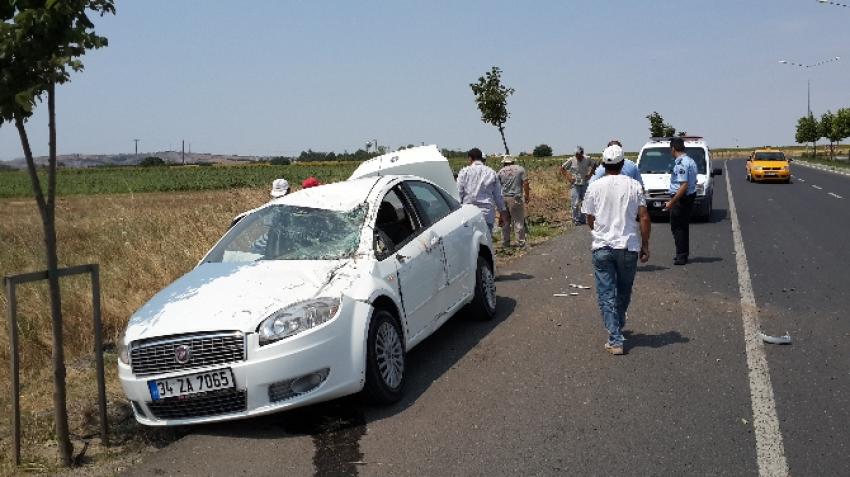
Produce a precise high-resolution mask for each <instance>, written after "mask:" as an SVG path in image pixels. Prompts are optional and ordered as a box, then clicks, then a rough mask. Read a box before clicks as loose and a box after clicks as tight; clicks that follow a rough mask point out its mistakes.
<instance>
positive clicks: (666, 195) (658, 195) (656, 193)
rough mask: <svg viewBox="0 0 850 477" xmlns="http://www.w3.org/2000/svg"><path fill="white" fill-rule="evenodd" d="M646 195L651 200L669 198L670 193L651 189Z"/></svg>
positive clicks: (664, 190)
mask: <svg viewBox="0 0 850 477" xmlns="http://www.w3.org/2000/svg"><path fill="white" fill-rule="evenodd" d="M646 195H647V196H649V198H650V199H660V198H669V197H670V192H668V191H667V190H666V189H651V190H648V191H646Z"/></svg>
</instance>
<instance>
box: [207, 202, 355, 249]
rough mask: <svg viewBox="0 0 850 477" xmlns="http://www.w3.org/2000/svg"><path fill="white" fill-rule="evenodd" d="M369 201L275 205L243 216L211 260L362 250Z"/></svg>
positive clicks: (219, 245) (225, 237)
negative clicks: (338, 206)
mask: <svg viewBox="0 0 850 477" xmlns="http://www.w3.org/2000/svg"><path fill="white" fill-rule="evenodd" d="M366 210H367V207H366V204H365V203H364V204H361V205H359V206H357V207H355V208H354V209H352V210H349V211H347V212H341V211H336V210H327V209H314V208H311V207H298V206H292V205H284V204H279V205H273V206H270V207H265V208H263V209H261V210H258V211H256V212H254V213H253V214H250V215H248V216H246V217H245V218H244V219H242V220H240V221H239V222H238V223H237V224H236V225H234V226H233V228H232V229H230V230H229V231H228V232H227V234H225V236H224V238H223V239H222V241H221V242H220V243H219V244H218V245H216V246H215V248H213V250H212V251H210V253H209V255H208V256H207V259H206V261H207V262H254V261H257V260H337V259H341V258H347V257H350V256H352V255H353V254H354V252H356V251H357V246H358V245H359V244H360V229H361V228H362V226H363V222H364V220H365V218H366Z"/></svg>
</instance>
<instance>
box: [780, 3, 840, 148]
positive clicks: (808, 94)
mask: <svg viewBox="0 0 850 477" xmlns="http://www.w3.org/2000/svg"><path fill="white" fill-rule="evenodd" d="M819 1H820V0H819ZM840 59H841V57H840V56H834V57H832V58H829V59H827V60H821V61H818V62H817V63H812V64H809V65H804V64H802V63H795V62H793V61H788V60H779V63H780V64H783V65H790V66H795V67H797V68H803V69H806V70H810V69H812V68H817V67H818V66H822V65H825V64H827V63H832V62H833V61H838V60H840ZM811 116H812V79H811V78H807V79H806V117H811ZM816 144H817V141H815V142H814V143H812V148H813V149H814V147H815V145H816ZM815 155H817V150H816V149H815Z"/></svg>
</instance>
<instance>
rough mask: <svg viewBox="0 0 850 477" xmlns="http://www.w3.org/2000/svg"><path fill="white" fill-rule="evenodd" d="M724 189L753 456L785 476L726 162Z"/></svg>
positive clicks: (766, 471)
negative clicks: (753, 437) (737, 290)
mask: <svg viewBox="0 0 850 477" xmlns="http://www.w3.org/2000/svg"><path fill="white" fill-rule="evenodd" d="M726 193H727V194H728V196H729V215H730V216H731V218H732V238H733V239H734V242H735V262H736V264H737V266H738V287H739V288H740V290H741V318H742V319H743V321H744V344H745V348H746V352H747V367H748V368H749V370H750V372H749V379H750V400H751V401H752V404H753V430H754V431H755V434H756V460H757V461H758V467H759V475H760V476H783V477H784V476H787V475H788V462H787V461H786V460H785V445H784V444H783V442H782V431H781V430H780V429H779V419H778V418H777V415H776V401H775V400H774V398H773V386H772V385H771V384H770V369H768V366H767V357H766V356H765V354H764V343H762V341H761V340H760V339H759V332H760V329H759V328H760V327H759V316H758V309H757V308H756V299H755V295H754V294H753V284H752V281H751V280H750V267H749V265H748V264H747V254H746V252H745V251H744V240H743V237H742V236H741V228H740V224H739V223H738V214H737V212H735V199H734V198H733V197H732V186H731V184H730V183H729V166H728V164H727V166H726Z"/></svg>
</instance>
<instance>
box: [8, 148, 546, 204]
mask: <svg viewBox="0 0 850 477" xmlns="http://www.w3.org/2000/svg"><path fill="white" fill-rule="evenodd" d="M561 160H563V159H562V158H546V159H534V158H529V159H525V158H523V159H522V160H520V163H521V164H523V165H525V166H526V167H527V168H529V169H536V168H538V167H544V166H547V165H551V164H554V163H556V162H558V161H561ZM450 162H451V165H452V169H453V170H454V171H455V172H457V171H458V170H460V168H461V167H463V166H464V165H466V161H465V160H463V159H452V160H451V161H450ZM494 162H495V161H490V165H491V166H492V167H495V168H498V164H495V163H494ZM358 165H359V163H357V162H333V163H315V162H314V163H300V164H292V165H288V166H272V165H269V164H250V165H238V166H206V167H200V166H163V167H93V168H87V169H60V170H59V171H58V175H57V179H56V183H57V195H60V196H69V195H93V194H125V193H140V192H177V191H202V190H221V189H233V188H240V187H264V186H271V183H272V181H273V180H274V179H277V178H279V177H283V178H286V179H287V180H288V181H290V183H292V184H293V186H296V188H297V186H298V185H300V183H301V181H302V180H304V179H306V178H307V177H310V176H315V177H316V178H318V179H319V180H320V181H321V182H323V183H324V182H337V181H341V180H345V179H346V178H348V176H350V175H351V173H352V172H353V171H354V169H356V168H357V166H358ZM40 173H41V175H42V177H44V171H41V172H40ZM42 180H43V181H44V179H42ZM16 197H32V186H31V185H30V179H29V176H28V175H27V173H26V171H0V198H16Z"/></svg>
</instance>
